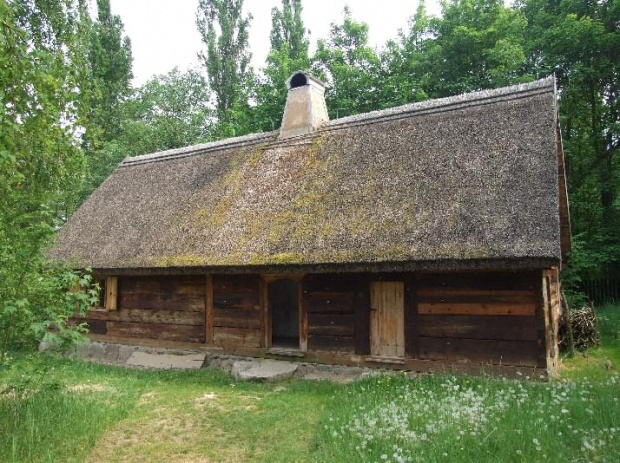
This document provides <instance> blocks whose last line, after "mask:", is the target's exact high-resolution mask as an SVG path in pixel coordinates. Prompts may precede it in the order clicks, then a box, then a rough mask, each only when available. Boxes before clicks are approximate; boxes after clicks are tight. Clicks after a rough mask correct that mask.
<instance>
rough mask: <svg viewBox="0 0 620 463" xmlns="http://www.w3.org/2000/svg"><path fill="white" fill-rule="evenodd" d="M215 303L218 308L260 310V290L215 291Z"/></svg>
mask: <svg viewBox="0 0 620 463" xmlns="http://www.w3.org/2000/svg"><path fill="white" fill-rule="evenodd" d="M213 305H214V307H215V308H216V309H243V310H251V309H254V310H259V309H260V297H259V294H258V292H256V293H252V294H241V293H226V294H223V293H220V292H217V291H214V292H213Z"/></svg>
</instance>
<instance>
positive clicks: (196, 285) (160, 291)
mask: <svg viewBox="0 0 620 463" xmlns="http://www.w3.org/2000/svg"><path fill="white" fill-rule="evenodd" d="M119 308H121V309H152V310H187V311H191V312H204V310H205V284H204V278H202V277H200V276H197V275H186V276H168V277H161V276H151V277H121V278H120V279H119Z"/></svg>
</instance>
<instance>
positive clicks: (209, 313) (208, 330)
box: [205, 275, 215, 345]
mask: <svg viewBox="0 0 620 463" xmlns="http://www.w3.org/2000/svg"><path fill="white" fill-rule="evenodd" d="M205 299H206V301H205V342H206V343H207V344H210V345H212V344H213V341H214V335H215V331H214V327H213V275H207V278H206V292H205Z"/></svg>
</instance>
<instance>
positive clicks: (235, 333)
mask: <svg viewBox="0 0 620 463" xmlns="http://www.w3.org/2000/svg"><path fill="white" fill-rule="evenodd" d="M261 338H262V333H261V332H260V331H256V330H245V329H240V328H224V327H216V328H215V330H214V333H213V340H214V343H215V344H216V345H220V346H244V347H259V346H260V343H261Z"/></svg>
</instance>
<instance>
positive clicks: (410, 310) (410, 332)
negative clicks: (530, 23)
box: [405, 274, 420, 359]
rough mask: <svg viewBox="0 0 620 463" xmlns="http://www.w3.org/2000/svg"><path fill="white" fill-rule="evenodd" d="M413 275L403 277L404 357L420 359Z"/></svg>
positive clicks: (415, 288)
mask: <svg viewBox="0 0 620 463" xmlns="http://www.w3.org/2000/svg"><path fill="white" fill-rule="evenodd" d="M417 292H418V291H417V285H416V281H415V275H414V274H409V275H407V276H406V277H405V355H406V356H407V357H412V358H415V359H417V358H420V334H419V321H418V297H417Z"/></svg>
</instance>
